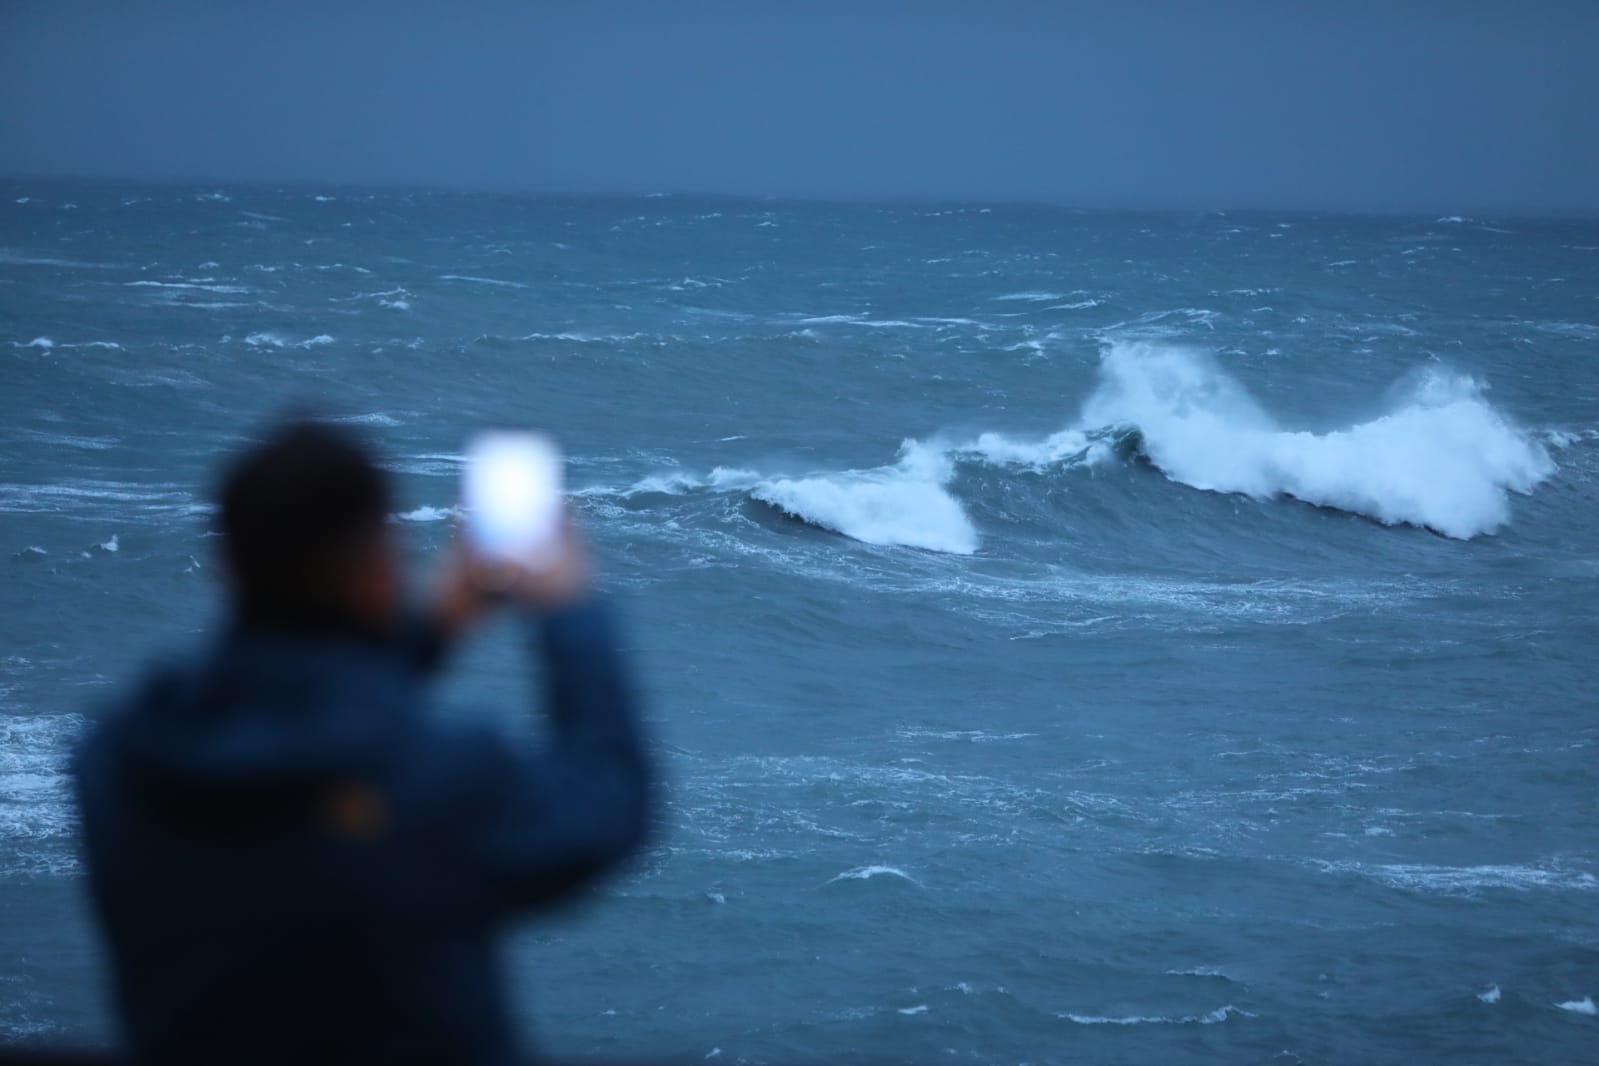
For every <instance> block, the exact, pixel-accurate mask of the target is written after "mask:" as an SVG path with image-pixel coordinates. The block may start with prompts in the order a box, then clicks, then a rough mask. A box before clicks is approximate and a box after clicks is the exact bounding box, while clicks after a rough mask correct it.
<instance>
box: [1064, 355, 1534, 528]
mask: <svg viewBox="0 0 1599 1066" xmlns="http://www.w3.org/2000/svg"><path fill="white" fill-rule="evenodd" d="M1484 391H1485V390H1484V387H1483V385H1482V384H1481V383H1480V382H1478V381H1476V380H1475V379H1473V378H1470V377H1467V376H1465V375H1462V374H1455V373H1450V372H1447V371H1441V370H1434V371H1430V372H1428V373H1427V374H1425V375H1423V376H1421V377H1419V378H1418V379H1417V380H1416V382H1415V384H1414V385H1412V386H1411V388H1410V389H1409V390H1408V391H1407V393H1406V395H1405V396H1404V398H1403V399H1402V400H1401V402H1400V403H1398V404H1397V405H1396V406H1394V408H1393V409H1392V410H1390V411H1389V412H1388V413H1387V414H1385V415H1382V416H1381V417H1378V418H1375V419H1372V420H1371V421H1368V422H1362V423H1360V424H1358V425H1354V426H1351V427H1349V428H1348V429H1342V430H1335V431H1332V432H1328V433H1311V432H1306V431H1293V430H1285V429H1282V428H1280V427H1279V426H1278V425H1277V424H1276V423H1275V421H1274V420H1273V419H1272V418H1271V417H1270V416H1269V415H1267V414H1266V412H1265V411H1264V410H1262V409H1261V407H1260V406H1259V405H1258V404H1257V403H1256V402H1255V400H1254V398H1253V397H1251V396H1250V395H1249V393H1248V391H1247V390H1245V389H1244V387H1243V386H1242V385H1241V384H1239V383H1238V381H1237V380H1235V379H1234V378H1232V377H1231V376H1229V375H1228V374H1227V373H1226V372H1225V371H1223V370H1221V369H1220V368H1219V367H1218V366H1216V365H1215V364H1214V363H1212V362H1211V361H1210V360H1209V359H1207V358H1205V357H1204V356H1202V355H1200V354H1199V353H1196V352H1192V351H1188V350H1186V349H1182V348H1172V347H1166V346H1161V345H1154V344H1147V343H1133V344H1117V345H1113V346H1111V347H1110V348H1109V349H1108V350H1107V351H1106V352H1105V355H1104V357H1103V359H1102V361H1101V366H1100V383H1099V387H1098V389H1097V390H1096V391H1095V392H1094V394H1093V396H1091V397H1090V398H1089V400H1088V403H1087V404H1086V405H1085V407H1084V410H1083V418H1082V423H1083V425H1086V426H1101V427H1108V426H1115V425H1122V426H1127V427H1130V428H1133V429H1136V430H1137V431H1138V432H1139V434H1140V437H1141V439H1142V450H1143V454H1144V455H1145V456H1146V457H1147V458H1148V459H1149V461H1150V462H1151V463H1153V464H1154V465H1155V466H1157V467H1158V468H1159V469H1160V470H1161V471H1162V472H1163V473H1164V474H1165V475H1166V476H1167V477H1169V478H1171V479H1172V480H1173V481H1177V482H1181V483H1182V484H1185V485H1189V486H1191V487H1193V488H1197V489H1206V490H1210V491H1214V492H1234V493H1240V494H1242V495H1246V496H1252V497H1255V498H1257V499H1269V498H1271V497H1275V496H1291V497H1294V498H1295V499H1299V500H1303V501H1304V502H1306V503H1312V504H1317V505H1319V506H1323V507H1332V508H1337V509H1338V510H1342V511H1350V512H1353V513H1355V514H1361V515H1365V516H1367V517H1369V518H1374V519H1376V520H1377V521H1379V522H1382V523H1384V524H1386V525H1400V524H1409V525H1414V526H1421V527H1424V528H1427V529H1431V530H1434V531H1436V532H1438V533H1442V534H1444V535H1446V536H1450V537H1456V538H1459V539H1462V540H1464V539H1469V538H1471V537H1474V536H1477V535H1479V534H1483V533H1492V532H1494V531H1496V530H1498V529H1500V528H1501V527H1502V526H1504V525H1505V523H1506V522H1508V521H1509V520H1510V494H1511V493H1527V492H1530V491H1532V489H1533V488H1534V487H1535V486H1536V485H1537V484H1538V483H1539V482H1540V481H1543V480H1544V479H1545V478H1547V477H1548V476H1549V475H1550V474H1552V473H1553V472H1554V469H1555V466H1554V463H1553V461H1552V460H1551V459H1550V458H1549V454H1548V452H1547V451H1545V450H1544V448H1543V446H1542V445H1540V444H1539V443H1538V442H1537V441H1536V440H1534V439H1533V438H1532V437H1531V436H1530V435H1529V434H1527V433H1525V432H1523V431H1522V430H1521V429H1519V428H1517V427H1516V426H1514V425H1512V424H1511V423H1510V422H1509V420H1507V419H1506V418H1505V416H1504V415H1502V414H1501V413H1500V412H1499V411H1498V410H1496V409H1495V408H1493V407H1492V406H1491V405H1489V403H1488V402H1487V400H1486V399H1485V398H1484V395H1483V393H1484Z"/></svg>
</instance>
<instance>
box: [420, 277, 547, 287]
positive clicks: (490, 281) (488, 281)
mask: <svg viewBox="0 0 1599 1066" xmlns="http://www.w3.org/2000/svg"><path fill="white" fill-rule="evenodd" d="M439 280H440V281H470V282H472V283H474V284H477V285H498V286H500V287H501V288H505V289H525V288H527V286H526V285H524V284H522V283H521V282H520V281H503V280H501V279H500V278H480V277H476V276H474V275H471V274H440V275H439Z"/></svg>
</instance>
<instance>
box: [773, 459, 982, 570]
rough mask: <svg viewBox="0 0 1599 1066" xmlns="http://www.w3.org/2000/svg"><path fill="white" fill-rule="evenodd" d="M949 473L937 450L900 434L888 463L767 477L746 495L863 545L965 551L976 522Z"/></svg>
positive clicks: (974, 540)
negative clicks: (951, 486) (954, 493)
mask: <svg viewBox="0 0 1599 1066" xmlns="http://www.w3.org/2000/svg"><path fill="white" fill-rule="evenodd" d="M954 472H955V468H954V463H953V462H952V461H951V459H950V456H949V454H948V453H947V452H946V451H945V450H944V449H942V448H939V447H937V446H934V445H928V444H923V443H921V442H919V441H906V442H905V444H904V445H903V446H902V447H901V449H900V458H899V461H898V462H897V463H894V464H893V465H891V466H883V467H877V468H875V469H872V470H846V471H844V472H842V473H832V474H814V475H811V476H808V477H798V478H786V477H782V478H773V479H770V480H767V481H763V482H761V483H760V484H759V485H757V486H756V487H755V489H754V490H753V491H752V492H751V495H752V496H753V497H754V498H755V499H757V500H760V501H762V502H764V503H768V504H771V505H772V506H773V507H776V508H778V509H779V510H781V511H783V512H785V513H787V514H790V515H793V516H794V517H795V518H799V519H801V520H803V521H805V522H809V523H811V524H813V525H818V526H821V527H822V528H824V529H831V530H834V531H835V532H838V533H842V534H844V535H845V536H847V537H851V538H853V539H855V540H859V541H863V542H865V543H867V544H883V545H901V546H904V547H909V548H925V549H927V550H929V551H937V552H951V553H954V554H956V555H970V554H971V553H972V552H975V551H976V550H977V545H978V536H977V528H976V527H975V526H974V525H972V521H971V519H970V518H968V517H967V516H966V512H965V510H964V509H963V508H962V507H961V505H960V502H959V501H957V500H956V499H955V497H954V496H952V495H950V492H949V490H948V488H947V485H948V482H949V481H950V479H951V478H953V477H954Z"/></svg>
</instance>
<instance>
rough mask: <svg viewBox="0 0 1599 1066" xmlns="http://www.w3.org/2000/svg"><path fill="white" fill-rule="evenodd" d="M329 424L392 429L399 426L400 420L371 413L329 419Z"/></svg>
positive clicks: (380, 413)
mask: <svg viewBox="0 0 1599 1066" xmlns="http://www.w3.org/2000/svg"><path fill="white" fill-rule="evenodd" d="M329 421H330V422H342V423H344V424H345V425H348V426H385V427H393V426H398V425H399V424H400V420H399V419H398V418H395V417H394V416H393V415H386V414H384V413H383V412H382V411H373V412H372V413H370V414H364V415H341V416H340V417H338V418H332V419H329Z"/></svg>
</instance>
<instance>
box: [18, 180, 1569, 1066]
mask: <svg viewBox="0 0 1599 1066" xmlns="http://www.w3.org/2000/svg"><path fill="white" fill-rule="evenodd" d="M0 193H3V195H0V362H3V372H0V566H3V567H4V580H3V581H0V590H3V591H0V945H3V950H0V1034H3V1035H4V1036H5V1037H6V1038H8V1039H17V1038H22V1037H31V1038H42V1039H45V1040H49V1041H54V1042H56V1043H59V1044H67V1045H93V1044H100V1043H106V1042H109V1041H110V1040H112V1039H113V1035H114V1023H113V1020H112V1013H111V1003H110V999H109V995H108V990H107V988H106V986H105V983H104V962H103V958H102V956H101V949H100V947H99V945H98V942H97V940H96V938H95V936H94V933H93V929H92V926H91V924H90V920H89V917H88V912H87V907H86V902H85V898H84V886H83V874H82V868H81V865H80V862H79V859H78V857H77V849H76V844H75V837H74V833H75V826H74V815H73V812H72V806H71V802H70V791H69V786H68V778H67V776H66V764H67V759H68V756H69V753H70V751H71V748H72V745H73V742H74V739H75V738H76V737H77V736H79V735H80V734H81V732H82V730H83V728H84V726H85V723H86V722H87V721H88V720H89V719H90V718H91V716H92V715H94V714H95V713H96V712H97V709H98V708H100V707H102V706H103V705H104V704H105V703H106V702H107V701H108V700H109V699H111V698H113V697H114V696H115V695H116V694H117V693H118V692H120V691H121V690H122V688H123V687H124V686H126V685H127V684H129V683H130V682H131V681H132V680H133V679H134V678H135V677H137V675H138V673H139V671H140V669H141V667H142V664H144V663H145V662H146V661H148V660H149V659H150V658H151V657H152V656H157V655H164V654H172V653H179V654H181V653H184V652H185V651H192V650H194V649H195V648H197V647H199V646H200V645H201V644H202V643H203V642H204V641H205V640H206V639H207V638H206V634H207V632H208V631H209V630H210V629H211V628H212V627H213V626H214V625H216V624H217V622H218V621H219V608H218V598H217V593H218V590H219V587H220V584H219V573H218V569H219V568H218V561H217V558H216V552H215V545H216V542H215V540H214V539H213V535H212V529H213V517H212V514H213V512H212V510H211V507H210V503H209V499H210V489H211V486H212V483H213V479H214V476H215V473H216V470H217V467H218V464H219V462H220V461H221V460H223V458H224V457H226V456H227V455H228V454H229V453H230V451H232V450H233V449H235V448H237V447H238V446H239V445H240V444H241V443H242V442H244V441H245V440H246V439H248V438H249V436H250V434H251V433H252V432H253V431H254V430H255V429H256V428H257V427H259V426H260V425H261V424H262V423H263V422H264V420H266V419H268V418H270V417H271V416H273V415H274V414H276V413H278V412H280V411H283V410H286V409H290V408H295V409H299V410H310V411H315V412H320V413H323V414H325V415H327V416H330V417H334V418H338V419H342V420H345V421H347V422H349V423H351V424H355V425H358V426H360V427H361V428H362V429H363V431H365V432H366V433H367V434H368V436H369V438H370V440H371V441H372V442H373V443H374V444H375V445H376V446H377V447H378V448H379V449H381V451H382V452H383V454H384V455H385V456H386V461H387V463H388V464H389V465H390V467H391V468H392V469H393V471H394V472H395V474H396V475H397V478H398V484H399V488H400V491H401V494H402V499H403V503H402V505H401V506H400V508H399V509H398V510H397V511H396V513H395V515H394V516H393V520H394V522H395V524H396V528H398V529H400V530H401V531H402V532H403V533H404V535H405V537H406V542H407V544H408V546H409V549H410V550H411V551H413V552H414V555H415V563H416V571H417V577H416V581H417V583H418V585H419V586H420V585H421V583H423V582H424V581H425V580H426V575H427V572H428V569H429V568H430V567H431V566H433V565H435V564H436V562H437V560H438V558H439V553H440V550H441V549H442V548H443V546H444V545H445V544H446V543H447V541H448V539H449V537H450V535H451V529H452V519H453V518H454V517H455V515H456V496H457V485H458V480H459V476H460V467H461V461H460V456H461V453H462V449H463V446H464V442H465V441H466V440H467V438H468V436H469V435H470V433H471V432H472V431H473V430H475V429H477V428H479V427H483V426H490V425H493V426H531V427H540V428H543V429H547V430H549V431H551V432H552V433H554V434H556V435H557V436H558V437H559V439H560V441H561V443H562V445H563V447H564V449H565V451H566V454H567V460H568V482H569V487H570V489H571V492H572V498H573V502H574V506H575V508H576V511H577V513H578V515H579V518H580V520H581V523H582V525H583V527H584V528H585V529H586V531H587V533H588V535H589V537H590V538H591V539H592V540H593V542H594V543H595V545H596V549H597V553H598V555H599V557H600V559H601V561H602V566H603V579H602V581H603V585H604V586H605V588H606V589H608V590H609V592H610V593H611V594H612V595H613V596H614V597H615V598H616V599H617V601H618V602H619V603H620V605H621V608H622V610H623V612H624V613H625V616H626V621H627V623H628V624H627V630H628V636H627V643H628V646H629V649H630V651H631V653H632V654H633V656H634V658H635V665H636V670H637V673H638V675H639V680H640V685H641V688H642V689H643V691H644V693H645V694H646V695H647V698H648V717H649V723H650V727H651V732H652V735H653V740H654V744H655V746H656V750H657V752H658V754H659V759H660V761H661V764H662V767H663V773H664V775H665V777H666V779H667V789H666V793H665V804H666V806H665V811H664V814H663V816H662V824H661V826H660V828H659V830H658V832H657V834H656V836H655V839H654V841H653V843H652V846H651V848H650V850H649V851H648V853H647V854H646V855H645V856H643V857H642V859H641V860H640V861H639V862H637V863H636V864H635V865H634V866H633V867H632V868H631V869H630V870H629V871H628V872H627V874H626V875H625V876H622V877H620V878H618V879H616V880H614V881H613V882H611V883H609V884H608V885H606V886H605V887H604V888H603V889H602V890H600V891H598V892H597V893H595V897H594V898H593V899H591V900H588V901H587V902H586V903H585V904H584V905H583V906H580V907H578V908H576V909H574V910H570V911H567V912H563V913H560V914H558V915H554V916H551V917H548V918H545V919H541V920H538V921H534V922H532V923H530V924H528V925H527V926H526V927H525V928H524V929H521V930H520V931H518V933H517V934H516V935H515V937H514V938H513V939H512V941H511V942H510V944H509V945H508V951H507V955H506V967H507V970H508V971H509V976H510V979H511V981H512V984H513V989H514V995H515V1002H516V1009H517V1015H518V1018H519V1021H520V1024H522V1025H523V1026H524V1027H525V1029H526V1030H527V1032H528V1033H529V1035H530V1039H531V1041H532V1042H533V1043H534V1044H535V1045H537V1046H538V1047H541V1048H542V1049H543V1050H544V1051H545V1052H547V1053H551V1054H555V1055H561V1056H567V1055H598V1056H602V1057H604V1056H609V1057H615V1058H627V1059H638V1060H650V1061H682V1062H687V1061H702V1060H710V1061H722V1062H751V1063H758V1062H805V1061H817V1062H820V1061H824V1060H826V1061H843V1060H850V1061H869V1062H949V1063H1020V1062H1029V1063H1065V1062H1074V1063H1075V1062H1083V1063H1129V1064H1132V1063H1162V1064H1168V1066H1172V1064H1182V1063H1207V1064H1209V1063H1266V1062H1270V1063H1281V1064H1292V1063H1348V1062H1361V1063H1419V1062H1451V1063H1455V1062H1494V1063H1501V1064H1506V1063H1537V1064H1556V1063H1577V1062H1581V1061H1588V1062H1592V1061H1593V1059H1594V1055H1595V1049H1596V1048H1599V1016H1596V1015H1599V1008H1596V1007H1595V1001H1596V998H1599V921H1596V915H1599V699H1596V688H1599V684H1596V683H1599V666H1596V665H1595V659H1594V655H1595V648H1596V644H1599V640H1596V638H1599V521H1596V519H1599V223H1596V222H1583V221H1571V220H1550V221H1538V220H1529V219H1497V218H1478V217H1465V216H1456V215H1447V216H1443V217H1430V216H1429V217H1398V216H1336V215H1315V214H1260V213H1247V212H1227V213H1204V214H1198V213H1190V214H1116V213H1089V212H1081V211H1072V210H1066V209H1060V208H1049V207H1029V206H998V205H996V206H983V205H964V204H908V205H906V204H901V205H875V204H858V205H830V204H824V203H807V202H789V201H763V200H733V199H695V198H688V197H680V196H652V197H641V198H634V199H623V198H612V199H603V198H548V197H546V198H534V197H515V196H499V195H489V194H471V195H468V194H445V193H427V192H407V191H396V190H368V189H354V188H341V187H327V188H311V187H303V188H302V187H289V188H272V187H215V186H204V187H179V186H171V185H168V186H160V185H151V186H143V185H103V184H65V183H50V182H42V181H39V182H22V181H9V182H5V183H3V187H0ZM532 676H533V675H532V671H531V668H530V667H529V665H528V663H527V661H526V659H525V655H524V651H523V644H522V641H521V639H520V636H519V632H518V630H517V628H516V627H515V626H514V625H512V624H511V623H510V622H509V621H508V620H507V621H505V622H503V623H499V624H496V625H494V626H493V627H492V628H491V630H490V631H489V632H487V633H485V634H484V635H483V636H482V637H481V639H479V640H478V642H477V643H476V644H474V645H473V646H472V647H471V648H469V649H467V650H466V651H465V652H464V653H463V654H462V656H461V658H460V661H459V662H458V663H457V664H456V668H455V669H454V671H453V672H452V674H451V675H450V676H449V678H448V680H447V681H445V682H443V683H442V684H441V687H440V689H439V691H438V692H437V697H438V703H439V710H440V713H442V714H447V715H474V716H487V717H490V718H494V719H497V720H503V722H504V723H505V727H506V728H507V729H510V730H516V731H522V732H526V733H528V734H530V735H533V736H536V728H537V725H536V719H535V717H534V714H533V710H532V708H533V706H534V702H533V701H534V698H535V693H536V691H537V689H536V686H535V684H534V682H533V681H532V680H531V679H532Z"/></svg>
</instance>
